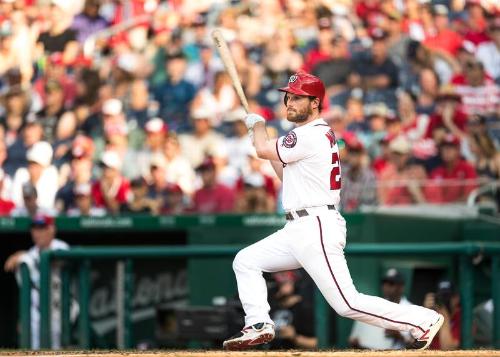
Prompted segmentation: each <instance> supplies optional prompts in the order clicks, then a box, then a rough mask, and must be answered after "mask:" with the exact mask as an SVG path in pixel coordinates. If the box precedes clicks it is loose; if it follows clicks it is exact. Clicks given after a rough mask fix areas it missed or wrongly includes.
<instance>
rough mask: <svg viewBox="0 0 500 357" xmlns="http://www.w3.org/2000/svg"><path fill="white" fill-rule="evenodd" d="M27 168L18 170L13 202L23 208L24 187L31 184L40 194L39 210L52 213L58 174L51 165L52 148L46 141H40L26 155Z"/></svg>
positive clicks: (13, 189)
mask: <svg viewBox="0 0 500 357" xmlns="http://www.w3.org/2000/svg"><path fill="white" fill-rule="evenodd" d="M26 160H27V161H28V166H27V167H21V168H19V169H17V171H16V174H15V175H14V180H13V184H12V192H13V200H14V203H15V204H16V207H23V206H24V200H23V193H22V192H23V190H22V188H23V185H24V184H25V183H27V182H30V183H31V184H32V185H33V186H34V187H36V190H37V192H38V198H37V204H38V206H39V208H41V209H46V210H49V211H52V210H53V209H54V204H55V197H56V193H57V189H58V187H57V182H58V172H57V169H56V168H55V167H54V166H53V165H51V163H52V147H51V146H50V144H49V143H48V142H46V141H39V142H37V143H35V144H33V146H31V148H29V149H28V151H27V153H26Z"/></svg>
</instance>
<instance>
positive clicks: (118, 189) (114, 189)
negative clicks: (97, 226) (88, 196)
mask: <svg viewBox="0 0 500 357" xmlns="http://www.w3.org/2000/svg"><path fill="white" fill-rule="evenodd" d="M100 165H101V168H102V174H101V178H100V179H99V180H97V181H95V182H94V183H93V184H92V197H93V199H94V202H95V205H96V206H97V207H103V208H106V209H107V210H108V211H109V212H110V213H113V214H116V213H118V212H119V210H120V205H121V204H124V203H126V202H127V198H128V195H129V192H130V183H129V181H128V180H127V179H126V178H124V177H123V176H122V174H121V169H122V159H121V157H120V155H118V154H117V153H116V152H114V151H105V152H104V153H103V154H102V156H101V162H100Z"/></svg>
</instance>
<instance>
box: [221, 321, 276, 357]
mask: <svg viewBox="0 0 500 357" xmlns="http://www.w3.org/2000/svg"><path fill="white" fill-rule="evenodd" d="M273 339H274V326H273V325H271V324H268V323H265V322H259V323H257V324H255V325H252V326H248V327H245V328H244V329H243V330H241V331H240V332H239V333H238V334H236V335H234V336H233V337H231V338H229V339H227V340H226V341H224V343H223V345H222V346H223V347H224V349H225V350H231V351H234V350H244V349H247V348H252V347H254V346H257V345H262V344H264V343H268V342H271V341H272V340H273Z"/></svg>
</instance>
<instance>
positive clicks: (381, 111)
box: [358, 103, 394, 157]
mask: <svg viewBox="0 0 500 357" xmlns="http://www.w3.org/2000/svg"><path fill="white" fill-rule="evenodd" d="M365 112H366V116H367V123H365V124H367V125H368V126H365V130H363V131H362V132H359V133H358V137H359V139H360V140H361V142H362V143H363V144H364V146H365V147H366V149H367V151H368V154H369V155H370V156H371V157H376V156H378V154H379V151H380V148H379V147H378V143H379V142H380V140H382V139H383V138H384V137H386V135H387V120H388V119H389V118H390V117H392V116H393V115H394V114H393V113H392V111H391V110H390V109H389V108H388V107H387V105H386V104H385V103H374V104H370V105H366V106H365Z"/></svg>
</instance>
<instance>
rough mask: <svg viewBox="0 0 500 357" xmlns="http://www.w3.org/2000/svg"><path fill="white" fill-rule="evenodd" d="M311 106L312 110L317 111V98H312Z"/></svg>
mask: <svg viewBox="0 0 500 357" xmlns="http://www.w3.org/2000/svg"><path fill="white" fill-rule="evenodd" d="M311 105H312V108H313V109H319V98H317V97H314V98H313V99H312V100H311Z"/></svg>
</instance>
